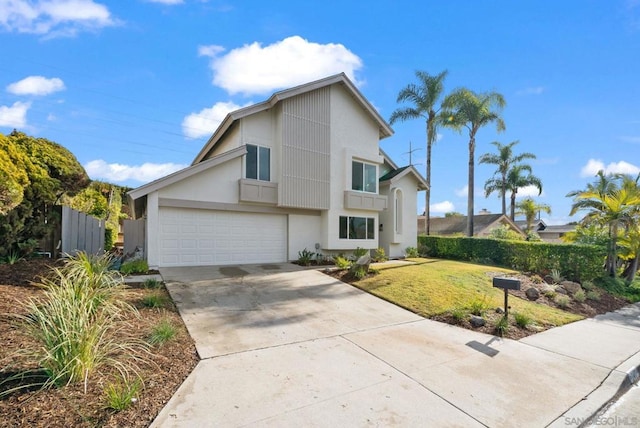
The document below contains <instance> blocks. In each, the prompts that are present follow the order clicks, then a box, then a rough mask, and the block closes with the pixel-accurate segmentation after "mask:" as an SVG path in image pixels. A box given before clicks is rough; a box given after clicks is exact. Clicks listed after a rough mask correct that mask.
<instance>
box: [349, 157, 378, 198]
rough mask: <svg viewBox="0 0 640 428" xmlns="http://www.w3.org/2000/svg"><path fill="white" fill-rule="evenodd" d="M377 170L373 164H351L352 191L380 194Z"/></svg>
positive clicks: (354, 162) (356, 162)
mask: <svg viewBox="0 0 640 428" xmlns="http://www.w3.org/2000/svg"><path fill="white" fill-rule="evenodd" d="M377 169H378V168H377V167H376V166H375V165H373V164H370V163H364V162H358V161H353V162H352V163H351V190H358V191H360V192H369V193H378V188H377V182H378V174H377Z"/></svg>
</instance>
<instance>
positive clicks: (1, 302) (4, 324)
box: [0, 259, 199, 427]
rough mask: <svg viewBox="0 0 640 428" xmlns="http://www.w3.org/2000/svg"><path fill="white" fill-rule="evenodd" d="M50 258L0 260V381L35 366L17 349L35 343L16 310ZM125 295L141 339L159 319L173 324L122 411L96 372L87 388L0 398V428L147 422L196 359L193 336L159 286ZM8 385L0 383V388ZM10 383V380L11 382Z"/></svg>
mask: <svg viewBox="0 0 640 428" xmlns="http://www.w3.org/2000/svg"><path fill="white" fill-rule="evenodd" d="M54 263H55V262H53V261H51V260H49V259H34V260H24V261H20V262H18V263H16V264H14V265H8V264H3V265H0V293H1V295H2V298H1V299H0V344H2V346H0V382H2V381H4V380H6V379H7V378H8V377H10V376H11V375H13V374H15V373H18V372H23V371H29V370H37V369H38V367H37V362H34V361H29V360H27V359H26V358H25V357H23V356H20V355H19V353H18V352H17V351H19V350H21V349H25V348H28V347H33V346H37V344H36V343H35V341H34V340H33V339H32V338H30V337H28V336H26V335H25V334H24V332H22V331H21V329H19V328H18V326H17V324H16V320H15V315H16V314H24V313H25V311H24V309H23V307H22V304H23V303H24V302H25V301H26V300H27V299H29V298H31V297H34V298H37V297H38V296H39V295H41V294H42V290H41V289H40V288H38V287H36V286H35V285H33V283H34V282H37V281H38V278H39V277H40V276H42V275H46V274H47V272H48V270H49V269H50V267H51V266H53V265H54ZM152 293H163V294H164V295H165V297H166V302H167V303H166V305H165V307H163V308H147V307H145V306H144V305H143V304H142V300H143V298H144V297H145V296H147V295H150V294H152ZM126 300H127V301H128V302H129V303H131V304H133V305H134V306H136V308H138V311H139V313H140V317H139V318H137V317H132V318H131V319H129V320H128V321H129V322H131V323H132V324H133V325H134V327H133V328H134V329H135V331H134V332H133V333H134V334H135V335H136V336H137V337H139V338H143V339H144V338H147V337H148V335H149V334H150V332H151V329H152V328H153V326H154V325H156V324H157V323H158V322H159V321H160V320H162V319H168V320H170V321H171V323H172V324H173V325H174V326H176V327H177V330H178V334H177V335H176V337H175V338H174V339H172V340H171V341H169V342H166V343H164V344H162V345H155V346H152V347H151V355H150V356H149V359H150V361H151V362H153V363H155V364H147V365H143V366H141V371H140V374H141V377H142V379H143V381H144V386H143V388H142V390H141V392H140V394H139V395H138V397H136V398H137V400H136V402H135V403H134V404H133V405H132V406H131V407H130V408H129V409H127V410H123V411H121V412H116V411H114V410H110V409H108V408H107V406H106V400H105V396H104V392H103V389H104V386H105V384H106V382H107V381H108V379H107V374H106V373H96V374H95V376H93V377H92V378H90V379H89V388H88V390H87V392H86V393H85V392H84V387H83V385H69V386H64V387H59V388H50V389H45V390H40V389H36V390H22V391H18V392H16V393H12V394H9V395H7V396H5V397H3V398H0V426H2V427H25V426H28V427H58V426H60V427H62V426H73V427H95V426H102V427H125V426H126V427H147V426H149V424H150V423H151V422H152V421H153V419H154V418H155V417H156V415H157V414H158V412H159V411H160V410H161V409H162V408H163V407H164V405H165V404H166V403H167V401H168V400H169V399H170V398H171V396H172V395H173V393H174V392H175V391H176V389H177V388H178V387H179V386H180V384H181V383H182V382H183V381H184V379H185V378H186V377H187V376H188V375H189V373H191V370H193V368H194V367H195V365H196V364H197V362H198V359H199V358H198V355H197V353H196V349H195V345H194V343H193V340H192V339H191V337H190V336H189V334H188V333H187V330H186V328H185V326H184V323H183V322H182V319H181V318H180V315H179V314H178V312H177V310H176V308H175V306H174V305H173V303H172V302H171V299H170V298H169V296H168V293H167V291H166V289H164V287H162V288H161V289H159V290H154V289H146V288H144V287H142V286H141V285H137V286H135V285H134V286H132V287H128V289H127V291H126ZM10 386H12V384H8V383H4V384H1V383H0V392H2V391H6V390H8V389H9V388H10ZM14 386H15V385H14Z"/></svg>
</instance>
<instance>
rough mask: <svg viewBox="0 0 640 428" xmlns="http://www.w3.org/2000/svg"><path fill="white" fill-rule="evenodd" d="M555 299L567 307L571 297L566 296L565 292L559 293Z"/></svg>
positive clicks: (557, 303) (557, 302)
mask: <svg viewBox="0 0 640 428" xmlns="http://www.w3.org/2000/svg"><path fill="white" fill-rule="evenodd" d="M553 301H554V302H555V303H556V305H558V306H559V307H561V308H566V307H568V306H569V303H570V302H571V299H570V298H569V296H565V295H564V294H558V295H557V296H556V297H555V299H553Z"/></svg>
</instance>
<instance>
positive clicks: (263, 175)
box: [258, 147, 271, 181]
mask: <svg viewBox="0 0 640 428" xmlns="http://www.w3.org/2000/svg"><path fill="white" fill-rule="evenodd" d="M258 171H259V175H258V177H260V180H262V181H269V180H271V149H269V148H268V147H260V162H258Z"/></svg>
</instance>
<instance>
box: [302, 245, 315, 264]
mask: <svg viewBox="0 0 640 428" xmlns="http://www.w3.org/2000/svg"><path fill="white" fill-rule="evenodd" d="M315 256H316V253H314V252H313V251H309V250H307V249H306V248H305V249H304V250H302V251H298V264H299V265H300V266H309V265H310V264H311V262H312V261H313V260H314V259H315Z"/></svg>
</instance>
